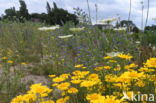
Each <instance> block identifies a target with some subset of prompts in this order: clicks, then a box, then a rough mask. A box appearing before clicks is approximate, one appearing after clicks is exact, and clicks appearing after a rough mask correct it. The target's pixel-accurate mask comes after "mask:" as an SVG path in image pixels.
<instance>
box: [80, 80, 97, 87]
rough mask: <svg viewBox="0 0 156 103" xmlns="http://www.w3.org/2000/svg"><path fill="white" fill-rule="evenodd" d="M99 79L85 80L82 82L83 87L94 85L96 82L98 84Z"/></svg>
mask: <svg viewBox="0 0 156 103" xmlns="http://www.w3.org/2000/svg"><path fill="white" fill-rule="evenodd" d="M98 82H99V81H89V80H84V81H82V82H81V84H80V86H81V87H92V86H94V85H96V84H98Z"/></svg>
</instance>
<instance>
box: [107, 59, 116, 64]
mask: <svg viewBox="0 0 156 103" xmlns="http://www.w3.org/2000/svg"><path fill="white" fill-rule="evenodd" d="M108 62H110V63H116V62H117V61H116V60H109V61H108Z"/></svg>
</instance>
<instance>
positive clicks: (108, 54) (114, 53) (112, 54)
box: [106, 52, 122, 57]
mask: <svg viewBox="0 0 156 103" xmlns="http://www.w3.org/2000/svg"><path fill="white" fill-rule="evenodd" d="M119 54H122V52H110V53H106V55H107V56H111V57H116V56H118V55H119Z"/></svg>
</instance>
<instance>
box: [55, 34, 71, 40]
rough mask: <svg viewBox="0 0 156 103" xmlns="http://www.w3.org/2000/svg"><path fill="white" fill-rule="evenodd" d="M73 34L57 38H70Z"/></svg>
mask: <svg viewBox="0 0 156 103" xmlns="http://www.w3.org/2000/svg"><path fill="white" fill-rule="evenodd" d="M72 36H73V35H64V36H58V38H60V39H64V38H70V37H72Z"/></svg>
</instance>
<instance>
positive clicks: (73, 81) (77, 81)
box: [70, 80, 82, 84]
mask: <svg viewBox="0 0 156 103" xmlns="http://www.w3.org/2000/svg"><path fill="white" fill-rule="evenodd" d="M81 81H82V80H71V81H70V82H71V83H73V84H79V83H81Z"/></svg>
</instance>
